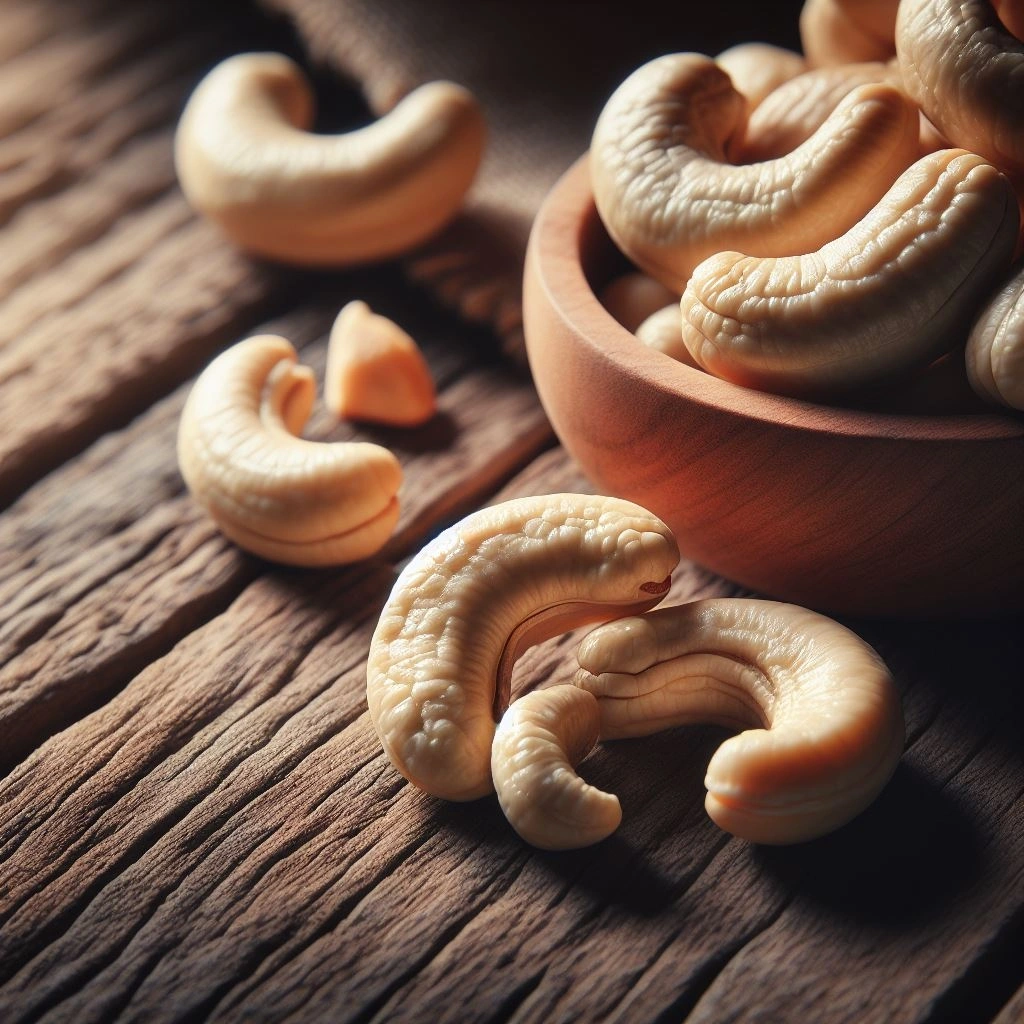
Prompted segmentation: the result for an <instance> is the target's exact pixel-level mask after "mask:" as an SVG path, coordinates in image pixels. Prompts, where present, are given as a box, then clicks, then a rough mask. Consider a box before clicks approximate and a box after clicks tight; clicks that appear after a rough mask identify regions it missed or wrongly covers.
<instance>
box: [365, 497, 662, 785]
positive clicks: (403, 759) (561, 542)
mask: <svg viewBox="0 0 1024 1024" xmlns="http://www.w3.org/2000/svg"><path fill="white" fill-rule="evenodd" d="M678 559H679V551H678V548H677V547H676V543H675V539H674V538H673V536H672V534H671V532H670V531H669V529H668V527H667V526H665V524H664V523H663V522H662V521H661V520H660V519H658V518H657V517H656V516H654V515H652V514H651V513H650V512H648V511H647V510H646V509H644V508H641V507H640V506H639V505H634V504H633V503H632V502H628V501H623V500H621V499H618V498H609V497H595V496H594V495H587V494H549V495H540V496H536V497H530V498H518V499H515V500H512V501H507V502H503V503H501V504H498V505H494V506H492V507H489V508H484V509H480V510H479V511H477V512H474V513H472V514H470V515H469V516H467V517H466V518H465V519H463V520H462V521H460V522H459V523H456V524H455V525H454V526H452V527H449V529H447V530H445V531H444V532H443V533H442V534H440V536H438V537H437V538H435V539H434V540H433V541H432V542H431V543H430V544H428V545H427V546H426V547H425V548H424V549H423V550H422V551H420V552H419V553H418V554H417V555H416V556H415V557H414V558H413V559H412V561H411V562H410V563H409V564H408V565H407V566H406V568H405V569H404V570H403V572H402V574H401V575H400V576H399V578H398V580H397V582H396V583H395V586H394V589H393V590H392V592H391V596H390V598H389V599H388V602H387V604H386V605H385V607H384V610H383V611H382V613H381V616H380V621H379V622H378V624H377V628H376V630H375V631H374V634H373V639H372V641H371V644H370V655H369V660H368V663H367V680H366V696H367V703H368V705H369V709H370V718H371V720H372V722H373V725H374V728H375V729H376V731H377V735H378V736H379V737H380V740H381V743H382V744H383V747H384V750H385V752H386V754H387V756H388V758H389V759H390V761H391V763H392V764H393V765H394V766H395V767H396V768H397V769H398V770H399V771H400V772H401V773H402V774H403V775H404V776H405V777H406V778H407V779H409V781H410V782H412V783H413V784H414V785H416V786H418V787H419V788H420V789H423V790H426V791H427V792H428V793H431V794H433V795H434V796H440V797H445V798H447V799H450V800H473V799H476V798H477V797H481V796H484V795H486V794H487V793H489V792H490V791H491V789H492V781H491V743H492V741H493V739H494V728H495V721H496V720H497V719H499V718H500V717H501V714H502V712H503V711H504V709H505V708H506V707H507V706H508V702H509V697H510V689H511V674H512V666H513V665H514V663H515V661H516V659H517V658H518V657H519V655H520V654H521V653H522V652H523V651H524V650H526V648H528V647H530V646H532V645H533V644H536V643H540V642H541V641H542V640H545V639H548V638H549V637H552V636H556V635H558V634H559V633H564V632H567V631H568V630H571V629H575V628H576V627H577V626H581V625H584V624H585V623H587V622H597V621H603V620H607V619H611V618H615V617H616V616H618V615H627V614H631V613H634V612H636V611H638V610H646V609H647V608H650V607H652V606H653V605H655V604H657V602H658V601H660V600H661V598H662V597H664V595H665V593H666V592H667V590H668V587H669V579H668V577H669V576H670V574H671V572H672V570H673V569H674V568H675V565H676V563H677V561H678Z"/></svg>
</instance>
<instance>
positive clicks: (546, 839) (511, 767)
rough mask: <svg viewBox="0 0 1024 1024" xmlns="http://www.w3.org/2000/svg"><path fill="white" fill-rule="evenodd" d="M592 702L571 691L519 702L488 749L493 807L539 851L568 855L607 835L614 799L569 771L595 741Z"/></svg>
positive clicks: (539, 693)
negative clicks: (498, 807) (495, 801)
mask: <svg viewBox="0 0 1024 1024" xmlns="http://www.w3.org/2000/svg"><path fill="white" fill-rule="evenodd" d="M600 721H601V714H600V711H599V710H598V704H597V700H596V698H594V697H593V696H592V695H591V694H589V693H587V692H586V691H585V690H580V689H578V688H577V687H575V686H552V687H550V688H549V689H547V690H534V691H533V692H532V693H528V694H526V695H525V696H523V697H520V698H519V700H517V701H516V702H515V703H514V704H513V705H512V706H511V707H510V708H509V709H508V711H506V712H505V714H504V715H503V716H502V719H501V721H500V722H499V723H498V728H497V730H496V731H495V733H494V744H493V746H492V747H491V776H492V777H493V779H494V788H495V790H496V791H497V794H498V802H499V803H500V804H501V809H502V810H503V811H504V812H505V817H506V818H508V820H509V823H510V824H511V825H512V827H513V828H514V829H515V830H516V832H518V833H519V835H520V836H521V837H522V838H523V839H525V840H526V841H527V842H528V843H531V844H532V845H533V846H538V847H540V848H541V849H542V850H575V849H578V848H579V847H581V846H591V845H592V844H594V843H598V842H600V841H601V840H602V839H605V838H606V837H607V836H610V835H611V834H612V832H614V831H615V830H616V829H617V828H618V827H619V824H620V822H621V821H622V808H621V807H620V806H619V798H618V797H617V796H614V795H613V794H611V793H605V792H603V791H602V790H600V789H597V788H596V787H595V786H591V785H588V784H587V783H586V782H584V781H583V780H582V779H581V778H580V777H579V776H578V775H577V774H576V771H575V768H576V765H578V764H579V763H580V761H582V760H583V758H585V757H586V756H587V754H589V753H590V751H591V750H592V749H593V747H594V744H595V743H597V737H598V731H599V728H600Z"/></svg>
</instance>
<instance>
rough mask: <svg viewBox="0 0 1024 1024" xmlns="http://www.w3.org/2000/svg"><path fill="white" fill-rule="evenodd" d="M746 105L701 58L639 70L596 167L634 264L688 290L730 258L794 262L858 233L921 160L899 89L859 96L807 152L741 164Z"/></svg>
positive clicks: (600, 136)
mask: <svg viewBox="0 0 1024 1024" xmlns="http://www.w3.org/2000/svg"><path fill="white" fill-rule="evenodd" d="M745 122H746V101H745V100H744V98H743V97H742V96H741V95H740V93H738V92H737V91H736V90H735V89H734V88H733V86H732V84H731V82H730V81H729V76H728V75H727V74H726V73H725V72H724V71H723V70H722V69H721V68H720V67H719V66H718V65H717V64H716V63H715V62H714V61H713V60H711V59H709V58H707V57H704V56H702V55H701V54H688V53H683V54H670V55H668V56H666V57H659V58H657V59H655V60H653V61H651V62H650V63H648V64H645V65H644V66H643V67H641V68H639V69H638V70H637V71H634V72H633V73H632V74H631V75H630V76H629V77H628V78H627V79H626V80H625V81H624V82H623V83H622V84H621V85H620V86H619V87H618V89H616V90H615V92H614V93H613V94H612V96H611V98H610V99H609V100H608V102H607V104H606V105H605V107H604V109H603V110H602V112H601V115H600V117H599V118H598V121H597V125H596V127H595V130H594V136H593V140H592V145H591V155H590V169H591V179H592V183H593V187H594V198H595V201H596V203H597V208H598V212H599V213H600V215H601V219H602V221H603V222H604V224H605V227H606V228H607V229H608V232H609V234H610V235H611V237H612V239H613V240H614V241H615V243H616V244H617V245H618V246H619V248H620V249H621V250H622V251H623V252H624V253H625V254H626V255H627V256H629V257H630V258H631V259H632V260H633V262H634V263H635V264H637V265H638V266H639V267H641V268H642V269H643V270H645V271H646V272H647V273H649V274H650V275H651V276H652V277H655V278H657V279H658V280H659V281H661V282H662V283H663V284H665V285H667V286H668V287H669V288H672V289H674V290H676V291H677V292H682V290H683V289H684V288H685V286H686V282H687V280H688V279H689V276H690V274H691V273H692V271H693V268H694V267H695V266H696V265H697V264H698V263H699V262H700V261H701V260H703V259H706V258H707V257H708V256H710V255H712V254H713V253H716V252H720V251H722V250H724V249H739V250H741V251H744V252H748V253H751V254H755V255H765V256H769V255H796V254H798V253H803V252H808V251H811V250H813V249H816V248H817V247H818V246H820V245H822V244H824V243H825V242H826V241H828V240H830V239H832V238H835V237H836V236H837V235H839V234H842V233H843V232H844V231H846V230H847V229H848V228H850V227H851V226H852V225H853V224H855V223H857V221H859V220H860V219H861V218H862V217H863V216H864V215H865V214H866V213H867V212H868V210H870V209H871V207H872V206H873V205H874V204H875V203H876V202H877V201H878V199H880V198H881V196H882V195H883V194H884V193H885V191H886V189H888V188H889V186H890V185H891V184H892V183H893V181H895V180H896V178H897V176H898V175H899V174H900V172H901V171H903V170H904V169H905V168H906V167H907V166H909V165H910V163H912V162H913V160H914V159H915V158H916V156H917V145H918V143H917V137H918V113H917V110H916V108H914V106H913V105H912V104H911V103H910V102H909V101H908V100H907V99H906V98H905V97H904V96H903V95H902V94H901V93H900V92H898V91H897V90H895V89H892V88H891V87H888V86H884V85H866V86H861V87H860V88H858V89H856V90H854V91H853V92H852V93H850V94H849V95H848V96H847V97H846V98H845V99H844V100H843V101H842V102H841V103H840V104H839V106H838V107H837V108H836V110H835V111H834V112H833V113H832V115H831V116H830V117H829V118H828V120H827V121H826V122H825V123H824V124H823V125H822V126H821V127H820V128H819V129H818V131H816V132H815V133H814V135H812V136H811V138H810V139H808V140H807V141H806V142H805V143H804V144H803V145H801V146H799V147H798V148H797V149H795V150H794V151H793V152H791V153H789V154H787V155H786V156H784V157H780V158H779V159H778V160H771V161H766V162H764V163H759V164H748V165H744V166H733V165H731V164H728V163H726V162H725V160H726V149H727V147H728V146H729V145H730V144H733V143H734V142H735V140H736V139H738V138H739V137H740V136H741V135H742V133H743V130H744V127H745Z"/></svg>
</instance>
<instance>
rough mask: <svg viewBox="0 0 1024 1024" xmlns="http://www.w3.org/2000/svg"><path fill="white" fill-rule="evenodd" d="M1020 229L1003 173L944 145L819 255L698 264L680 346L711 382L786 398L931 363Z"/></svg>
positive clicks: (731, 256) (683, 303) (686, 299)
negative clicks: (719, 379) (712, 376)
mask: <svg viewBox="0 0 1024 1024" xmlns="http://www.w3.org/2000/svg"><path fill="white" fill-rule="evenodd" d="M1017 221H1018V215H1017V203H1016V200H1015V198H1014V195H1013V191H1012V190H1011V188H1010V185H1009V182H1008V181H1007V180H1006V178H1005V177H1004V176H1003V175H1001V174H1000V173H999V172H998V171H997V170H996V169H995V168H994V167H992V166H991V165H990V164H988V163H986V162H985V161H983V160H982V159H981V157H978V156H975V155H974V154H973V153H965V152H963V151H962V150H955V149H952V150H951V149H947V150H940V151H939V152H937V153H933V154H931V155H930V156H926V157H922V159H920V160H919V161H918V162H917V163H916V164H914V165H913V166H912V167H911V168H909V169H908V170H907V171H906V172H905V173H904V174H903V175H901V177H900V178H899V180H898V181H897V182H896V184H895V185H893V187H892V189H891V190H890V191H889V193H888V194H887V195H886V196H885V198H884V199H883V200H882V201H881V202H880V203H879V204H878V206H877V207H876V208H875V209H874V210H873V211H872V212H871V214H870V215H869V216H868V217H866V218H865V219H864V220H863V221H862V222H861V223H860V224H858V225H857V226H856V227H854V228H853V229H852V230H851V231H849V232H848V233H847V234H846V235H844V236H842V237H841V238H837V239H836V240H835V241H833V242H829V243H828V244H827V245H824V246H823V247H822V248H821V249H820V250H819V251H818V252H816V253H811V254H810V255H806V256H790V257H779V258H775V259H772V258H761V257H750V256H743V255H741V254H740V253H735V252H727V253H720V254H719V255H717V256H713V257H711V259H708V260H706V261H705V262H704V263H703V264H701V266H699V267H698V268H697V270H696V271H695V272H694V275H693V277H692V279H691V281H690V284H689V286H688V287H687V289H686V292H685V293H684V294H683V297H682V299H681V300H680V308H681V310H682V324H683V341H684V342H685V344H686V347H687V348H688V349H689V351H690V354H691V355H692V356H693V358H694V360H695V361H696V362H697V363H698V365H700V366H701V367H703V368H704V369H705V370H708V371H709V372H711V373H714V374H715V375H716V376H719V377H723V378H725V379H727V380H730V381H732V382H733V383H738V384H743V385H745V386H747V387H752V388H758V389H762V390H767V391H774V392H777V393H780V394H788V395H799V396H810V395H821V394H826V393H829V392H836V391H840V390H848V389H850V388H853V387H856V386H858V385H860V384H864V383H867V382H870V381H875V380H879V379H881V378H883V377H884V376H886V375H887V374H890V373H895V372H899V371H903V370H907V369H910V368H912V367H914V366H923V365H927V363H929V362H931V361H932V360H933V359H935V358H937V357H938V356H939V355H941V354H942V353H943V352H945V351H948V350H949V349H951V348H952V347H953V346H954V345H955V344H957V343H958V342H962V340H963V339H964V338H965V337H966V336H967V330H968V325H969V324H970V322H971V320H972V319H973V316H974V314H975V311H976V310H977V308H978V305H979V304H980V303H981V302H982V301H983V299H984V297H985V295H986V294H988V292H989V290H990V289H991V287H992V281H993V280H994V279H996V278H997V277H998V275H999V274H1000V273H1001V272H1002V270H1003V268H1004V267H1006V266H1008V265H1009V262H1010V259H1011V256H1012V254H1013V248H1014V244H1015V242H1016V237H1017V227H1018V224H1017Z"/></svg>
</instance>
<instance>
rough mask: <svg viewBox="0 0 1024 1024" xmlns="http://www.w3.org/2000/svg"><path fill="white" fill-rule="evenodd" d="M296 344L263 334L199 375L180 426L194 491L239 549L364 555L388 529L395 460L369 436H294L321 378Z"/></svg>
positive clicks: (286, 554) (284, 557)
mask: <svg viewBox="0 0 1024 1024" xmlns="http://www.w3.org/2000/svg"><path fill="white" fill-rule="evenodd" d="M295 360H296V355H295V349H294V348H292V346H291V345H290V344H289V343H288V342H287V341H285V339H284V338H278V337H276V336H274V335H269V334H267V335H259V336H258V337H255V338H249V339H247V340H246V341H241V342H239V343H238V344H237V345H234V346H232V347H231V348H229V349H228V350H227V351H225V352H223V353H221V355H219V356H218V357H217V358H216V359H214V360H213V362H212V363H210V365H209V366H208V367H207V368H206V369H205V370H204V371H203V372H202V374H200V376H199V379H198V380H197V381H196V383H195V385H194V387H193V388H192V391H191V392H190V394H189V396H188V400H187V401H186V403H185V408H184V410H183V412H182V414H181V423H180V426H179V429H178V463H179V465H180V467H181V473H182V476H183V477H184V478H185V483H186V484H187V485H188V488H189V490H190V491H191V492H192V495H193V497H194V498H195V499H196V500H197V501H198V502H199V504H200V505H202V506H203V507H204V508H205V509H206V511H207V512H208V513H209V514H210V516H211V517H212V518H213V520H214V521H215V522H216V524H217V526H218V527H219V528H220V530H221V532H223V533H224V534H225V535H226V536H227V537H229V538H230V539H231V540H233V541H234V542H235V543H236V544H238V545H239V546H240V547H242V548H245V549H246V550H247V551H251V552H253V553H254V554H257V555H260V556H262V557H263V558H269V559H271V560H273V561H275V562H285V563H287V564H289V565H339V564H342V563H345V562H352V561H355V560H357V559H360V558H365V557H367V556H369V555H371V554H373V553H374V552H376V551H377V550H379V549H380V548H381V547H382V546H383V544H384V542H385V541H386V540H387V539H388V537H390V536H391V532H392V530H393V529H394V526H395V523H396V521H397V519H398V499H397V497H396V495H397V493H398V489H399V486H400V484H401V482H402V469H401V466H400V465H399V463H398V460H397V459H396V458H395V457H394V455H392V454H391V452H389V451H388V450H387V449H386V448H382V447H380V445H376V444H368V443H364V442H348V443H335V444H323V443H318V442H315V441H306V440H303V439H302V438H299V437H297V436H295V435H296V434H298V432H299V431H301V430H302V427H303V426H304V425H305V422H306V419H307V418H308V416H309V412H310V409H311V408H312V405H313V399H314V396H315V392H316V385H315V382H314V380H313V375H312V372H311V371H310V370H309V369H308V368H307V367H305V366H297V365H295Z"/></svg>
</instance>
